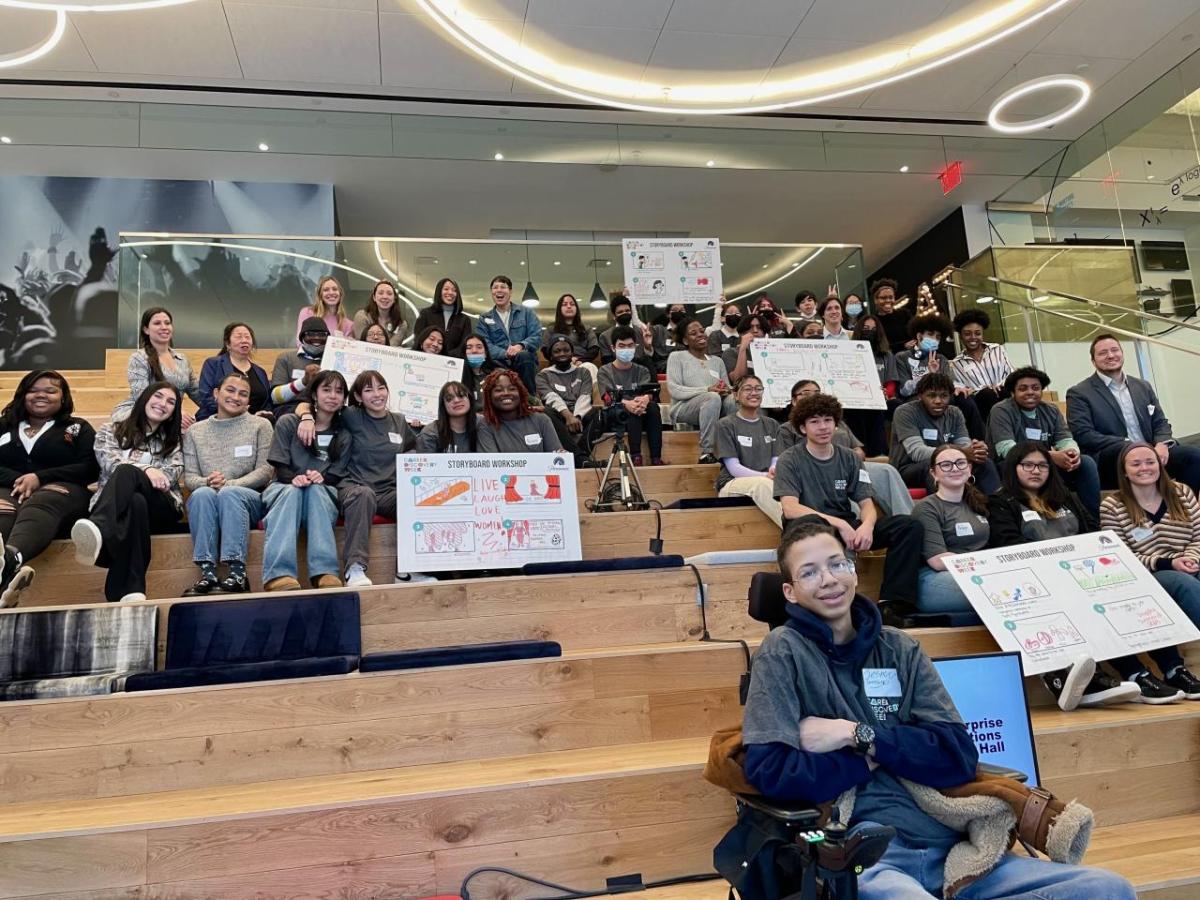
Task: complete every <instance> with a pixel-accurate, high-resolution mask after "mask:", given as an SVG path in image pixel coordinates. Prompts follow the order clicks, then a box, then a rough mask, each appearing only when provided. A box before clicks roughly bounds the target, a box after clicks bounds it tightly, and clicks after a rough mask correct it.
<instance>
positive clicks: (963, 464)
mask: <svg viewBox="0 0 1200 900" xmlns="http://www.w3.org/2000/svg"><path fill="white" fill-rule="evenodd" d="M935 465H936V466H937V468H938V471H939V472H964V471H966V470H967V469H969V468H970V467H971V463H970V461H968V460H965V459H944V460H942V461H941V462H939V463H935Z"/></svg>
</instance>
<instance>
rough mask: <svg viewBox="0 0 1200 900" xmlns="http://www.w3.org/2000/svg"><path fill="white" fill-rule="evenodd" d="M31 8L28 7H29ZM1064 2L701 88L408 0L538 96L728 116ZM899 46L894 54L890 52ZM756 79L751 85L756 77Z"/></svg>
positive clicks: (901, 61)
mask: <svg viewBox="0 0 1200 900" xmlns="http://www.w3.org/2000/svg"><path fill="white" fill-rule="evenodd" d="M31 2H32V0H31ZM1069 2H1071V0H1000V2H982V0H979V2H976V3H974V4H973V5H972V6H971V7H970V8H969V9H968V10H967V11H966V12H964V13H963V14H961V15H958V16H954V17H952V18H951V19H950V21H948V22H947V21H942V22H939V23H937V24H934V25H930V26H929V27H927V28H924V29H921V30H919V31H916V32H911V33H909V34H907V35H896V36H894V37H889V39H888V42H887V44H885V45H881V46H880V47H878V48H877V49H876V50H875V52H873V53H871V52H868V53H867V54H862V55H859V56H856V57H854V58H853V59H850V60H847V59H846V58H845V57H843V58H840V59H838V60H837V61H835V62H831V63H830V64H828V65H827V66H825V67H823V68H814V67H813V64H812V61H811V60H805V61H801V62H798V63H795V64H793V65H789V66H785V67H782V70H776V69H771V71H770V73H769V75H768V77H766V78H763V77H761V75H760V73H757V72H743V73H738V74H736V75H731V76H730V77H729V79H728V80H726V81H700V80H696V74H695V72H694V71H691V70H667V69H660V70H655V71H651V70H647V71H645V72H641V73H639V74H638V75H634V74H633V73H632V72H630V73H628V74H624V75H623V74H621V73H619V72H616V71H613V70H611V69H610V68H608V67H601V66H595V67H590V68H589V67H587V66H585V65H584V64H582V63H580V62H579V61H578V60H577V59H574V58H572V57H570V56H568V55H567V54H558V55H557V56H556V54H555V51H553V50H550V49H542V48H540V47H539V46H538V44H537V40H536V37H537V35H536V34H534V33H533V32H532V30H531V29H530V28H529V27H525V28H524V29H521V30H518V31H517V32H516V33H512V32H511V31H509V30H507V29H508V26H507V25H506V24H505V23H504V22H502V21H500V20H493V19H487V18H484V17H483V16H481V15H477V14H474V13H472V12H470V11H468V10H467V9H464V4H463V3H462V0H416V4H417V6H418V7H419V8H420V9H421V10H423V11H424V13H425V14H426V15H427V16H428V18H429V19H430V21H431V22H432V23H433V24H434V25H436V26H437V27H438V28H440V29H441V30H442V31H444V32H445V33H446V34H447V35H448V36H449V37H450V38H452V39H453V40H454V41H456V42H457V43H459V44H460V45H461V46H463V47H464V48H466V49H467V50H468V51H470V52H471V53H473V54H474V55H475V56H477V57H479V58H480V59H481V60H483V61H484V62H486V63H488V64H490V65H493V66H495V67H497V68H499V69H502V70H503V71H505V72H506V73H508V74H509V75H512V76H514V77H516V78H520V79H522V80H523V81H527V82H529V83H530V84H534V85H536V86H538V87H540V88H543V89H545V90H549V91H554V92H556V93H559V94H562V95H564V96H567V97H572V98H574V99H576V100H583V101H585V102H588V103H595V104H600V105H603V106H611V107H616V108H618V109H630V110H635V111H638V112H660V113H662V112H665V113H672V114H680V113H683V114H692V115H733V114H738V113H751V112H771V111H775V110H780V109H787V108H790V107H797V106H809V105H812V104H817V103H828V102H831V101H833V100H836V99H840V98H842V97H848V96H851V95H854V94H862V93H865V92H868V91H872V90H875V89H877V88H880V87H883V86H884V85H888V84H893V83H895V82H898V81H902V80H904V79H906V78H912V77H913V76H916V75H920V74H922V73H924V72H928V71H930V70H931V69H935V68H937V67H939V66H944V65H946V64H948V63H950V62H953V61H955V60H957V59H961V58H962V57H964V56H967V55H968V54H971V53H974V52H976V51H977V50H980V49H982V48H984V47H987V46H990V45H992V44H994V43H996V42H997V41H1001V40H1003V39H1004V38H1006V37H1008V36H1009V35H1011V34H1014V33H1016V32H1018V31H1020V30H1021V29H1023V28H1026V27H1028V26H1029V25H1032V24H1033V23H1034V22H1037V21H1038V20H1040V19H1042V18H1043V17H1045V16H1047V15H1049V14H1050V13H1052V12H1054V11H1055V10H1056V9H1059V8H1061V7H1063V6H1065V5H1066V4H1067V3H1069ZM897 45H899V46H897ZM756 76H759V77H756Z"/></svg>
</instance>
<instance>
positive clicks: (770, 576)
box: [747, 572, 787, 628]
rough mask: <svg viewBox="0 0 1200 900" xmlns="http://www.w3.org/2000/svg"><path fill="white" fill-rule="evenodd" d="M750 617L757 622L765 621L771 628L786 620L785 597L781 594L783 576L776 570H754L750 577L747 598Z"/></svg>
mask: <svg viewBox="0 0 1200 900" xmlns="http://www.w3.org/2000/svg"><path fill="white" fill-rule="evenodd" d="M747 602H748V604H749V613H750V618H752V619H754V620H755V621H757V622H766V623H767V625H769V626H771V627H772V628H778V627H779V626H780V625H782V624H784V623H785V622H786V621H787V613H786V612H785V611H784V607H785V605H786V604H787V598H786V597H784V596H783V576H782V575H780V574H779V573H778V572H755V573H754V577H753V578H751V579H750V595H749V597H748V598H747Z"/></svg>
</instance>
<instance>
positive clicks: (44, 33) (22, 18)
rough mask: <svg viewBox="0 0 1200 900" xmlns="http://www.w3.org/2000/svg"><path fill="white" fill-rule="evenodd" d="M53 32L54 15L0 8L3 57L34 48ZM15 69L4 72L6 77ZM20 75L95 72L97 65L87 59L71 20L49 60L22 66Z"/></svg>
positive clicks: (49, 54) (38, 11)
mask: <svg viewBox="0 0 1200 900" xmlns="http://www.w3.org/2000/svg"><path fill="white" fill-rule="evenodd" d="M53 28H54V14H53V13H48V12H44V11H42V10H32V9H11V8H0V34H2V35H4V37H3V38H2V39H0V42H2V46H3V48H4V49H3V51H0V52H3V53H9V52H13V51H16V50H18V49H19V48H23V47H32V46H34V45H35V44H39V43H41V42H42V41H43V40H44V39H45V38H47V37H49V35H50V33H51V31H52V30H53ZM17 71H18V70H16V69H4V70H3V72H4V74H5V75H10V74H14V73H15V72H17ZM21 71H43V72H94V71H96V64H95V63H94V62H92V58H91V57H90V56H89V55H88V52H87V48H86V47H85V46H84V45H83V40H82V39H81V38H80V37H79V32H78V31H76V30H75V25H74V22H73V21H72V20H71V19H70V17H68V21H67V30H66V31H65V32H63V36H62V40H60V41H59V42H58V46H57V47H55V48H54V49H53V50H51V51H50V52H49V53H48V54H47V55H46V56H43V57H42V58H41V59H39V60H36V61H34V62H33V63H31V64H29V65H27V66H22V67H21Z"/></svg>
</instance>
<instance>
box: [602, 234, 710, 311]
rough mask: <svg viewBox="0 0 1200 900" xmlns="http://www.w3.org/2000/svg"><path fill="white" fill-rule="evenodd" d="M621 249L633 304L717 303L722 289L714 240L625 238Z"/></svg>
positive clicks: (626, 284)
mask: <svg viewBox="0 0 1200 900" xmlns="http://www.w3.org/2000/svg"><path fill="white" fill-rule="evenodd" d="M621 249H622V257H623V258H624V260H625V286H626V287H628V288H629V299H630V300H631V301H633V302H634V303H664V304H666V303H716V302H717V300H718V299H719V298H720V296H721V292H722V291H723V290H724V288H723V287H722V286H721V242H720V241H719V240H717V239H716V238H682V239H673V238H625V239H624V240H622V241H621Z"/></svg>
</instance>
